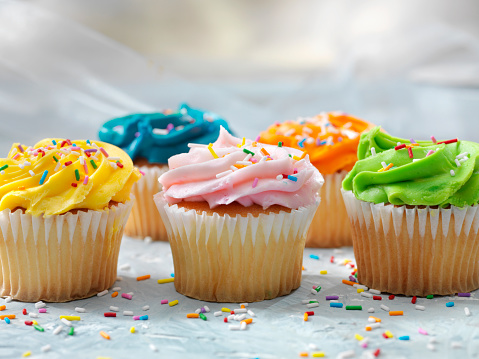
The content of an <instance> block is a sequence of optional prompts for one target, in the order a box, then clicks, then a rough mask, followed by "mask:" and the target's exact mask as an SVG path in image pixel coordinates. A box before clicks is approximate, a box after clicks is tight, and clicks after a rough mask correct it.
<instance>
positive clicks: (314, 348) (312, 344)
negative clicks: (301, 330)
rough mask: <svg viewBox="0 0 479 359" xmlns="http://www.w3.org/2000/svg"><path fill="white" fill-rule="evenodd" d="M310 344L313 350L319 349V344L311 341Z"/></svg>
mask: <svg viewBox="0 0 479 359" xmlns="http://www.w3.org/2000/svg"><path fill="white" fill-rule="evenodd" d="M308 346H309V348H310V349H311V350H318V349H319V348H318V346H317V345H316V344H314V343H309V344H308Z"/></svg>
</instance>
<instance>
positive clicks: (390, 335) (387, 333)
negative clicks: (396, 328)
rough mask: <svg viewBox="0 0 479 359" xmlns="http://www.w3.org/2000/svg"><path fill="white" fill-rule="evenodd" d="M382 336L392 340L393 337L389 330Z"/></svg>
mask: <svg viewBox="0 0 479 359" xmlns="http://www.w3.org/2000/svg"><path fill="white" fill-rule="evenodd" d="M384 334H386V336H387V337H388V338H392V337H393V333H391V332H390V331H389V330H386V331H385V332H384Z"/></svg>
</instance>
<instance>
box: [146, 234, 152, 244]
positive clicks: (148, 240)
mask: <svg viewBox="0 0 479 359" xmlns="http://www.w3.org/2000/svg"><path fill="white" fill-rule="evenodd" d="M144 241H145V243H146V244H150V243H151V242H153V238H151V237H150V236H146V237H145V239H144Z"/></svg>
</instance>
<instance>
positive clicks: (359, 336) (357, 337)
mask: <svg viewBox="0 0 479 359" xmlns="http://www.w3.org/2000/svg"><path fill="white" fill-rule="evenodd" d="M354 338H355V339H356V340H357V341H361V340H363V339H364V337H363V336H362V335H359V334H354Z"/></svg>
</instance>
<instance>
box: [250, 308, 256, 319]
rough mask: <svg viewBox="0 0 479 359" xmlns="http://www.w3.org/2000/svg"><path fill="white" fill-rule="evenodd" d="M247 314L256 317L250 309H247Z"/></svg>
mask: <svg viewBox="0 0 479 359" xmlns="http://www.w3.org/2000/svg"><path fill="white" fill-rule="evenodd" d="M248 314H249V316H250V317H256V314H254V312H253V311H252V310H251V309H248Z"/></svg>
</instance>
